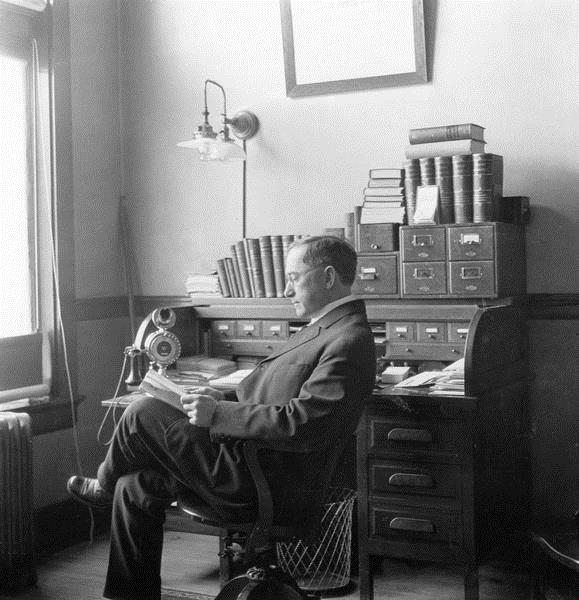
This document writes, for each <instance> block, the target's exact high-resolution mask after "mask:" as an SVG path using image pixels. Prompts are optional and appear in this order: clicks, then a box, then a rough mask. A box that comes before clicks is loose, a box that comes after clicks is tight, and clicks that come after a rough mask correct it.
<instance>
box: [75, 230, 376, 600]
mask: <svg viewBox="0 0 579 600" xmlns="http://www.w3.org/2000/svg"><path fill="white" fill-rule="evenodd" d="M286 273H287V283H286V287H285V291H284V294H285V296H286V297H287V298H289V299H290V300H291V302H292V304H293V305H294V308H295V311H296V314H297V316H298V317H299V318H304V319H310V322H309V324H308V325H307V326H306V327H304V328H303V329H302V330H300V331H299V332H298V333H296V334H295V335H294V336H293V337H292V338H291V339H290V340H289V341H288V342H287V344H286V345H285V346H284V347H283V348H282V349H280V350H277V351H275V352H274V353H273V354H271V355H270V356H268V357H267V358H265V359H264V360H262V361H261V362H260V363H259V365H258V366H257V367H256V369H255V370H254V371H253V372H252V373H251V374H250V375H249V376H248V377H247V378H246V379H244V380H243V381H242V383H241V384H240V385H239V387H238V389H237V391H236V393H237V397H238V402H234V401H227V400H225V398H224V395H223V394H222V393H221V392H220V391H218V390H215V389H212V388H210V387H204V388H200V389H198V390H196V393H192V394H187V395H185V396H183V397H182V399H181V402H182V405H183V412H181V411H179V410H178V409H176V408H174V407H172V406H170V405H169V404H167V403H165V402H162V401H160V400H158V399H156V398H153V397H151V398H146V399H143V400H138V401H135V402H133V403H132V404H131V405H130V406H129V407H128V408H127V409H126V411H125V412H124V414H123V416H122V418H121V420H120V422H119V425H118V427H117V429H116V430H115V434H114V437H113V440H112V443H111V445H110V447H109V449H108V452H107V455H106V457H105V459H104V461H103V463H102V464H101V465H100V467H99V469H98V475H97V478H96V479H89V478H84V477H80V476H74V477H72V478H71V479H70V480H69V482H68V486H67V487H68V490H69V492H70V493H71V494H72V495H73V496H74V497H75V498H76V499H78V500H79V501H82V502H85V503H87V504H89V505H91V506H93V507H104V506H107V505H110V504H111V503H112V505H113V511H112V524H111V546H110V556H109V566H108V572H107V578H106V584H105V590H104V596H105V598H111V599H116V600H119V599H121V600H132V599H135V600H136V599H139V600H159V598H160V597H161V592H160V590H161V578H160V571H161V551H162V543H163V522H164V518H165V509H166V508H167V507H168V506H169V505H170V504H171V503H172V502H173V501H174V500H175V499H176V497H177V496H178V495H179V493H180V492H183V491H186V492H187V494H188V495H189V496H191V495H196V496H197V497H198V498H199V500H200V501H201V502H203V503H206V504H209V505H210V506H211V507H212V508H213V509H214V510H215V511H216V512H218V513H219V514H221V515H222V516H223V518H224V519H236V520H238V521H239V520H249V519H252V518H253V516H254V514H255V501H256V491H255V487H254V485H253V482H252V479H251V476H250V474H249V471H248V468H247V465H246V464H245V462H244V458H243V453H242V451H241V448H240V440H246V439H257V440H266V441H267V442H269V443H271V448H272V452H271V455H269V456H268V457H266V458H267V459H266V460H265V461H264V462H265V465H264V470H265V473H266V477H267V479H268V480H269V482H270V484H271V485H272V487H273V494H274V498H276V497H278V498H283V497H284V496H288V497H290V496H291V491H292V489H295V488H296V487H298V486H297V485H296V483H295V478H296V477H297V478H301V479H300V482H302V483H303V481H304V480H305V481H308V482H309V481H313V482H315V481H316V477H317V475H318V474H319V473H320V472H323V469H324V464H323V461H322V462H321V463H320V461H318V462H317V463H316V464H314V463H313V462H310V461H308V453H309V452H310V453H311V452H312V451H314V450H316V451H320V450H323V451H324V452H325V449H327V451H328V453H329V452H332V450H333V449H334V447H335V446H334V444H335V441H336V439H337V438H338V437H343V436H344V434H345V432H347V431H352V427H353V424H355V423H357V421H358V419H359V416H360V413H361V411H362V407H363V399H364V397H365V396H367V395H368V394H370V392H371V391H372V387H373V385H374V377H375V353H374V339H373V335H372V333H371V330H370V327H369V325H368V321H367V318H366V310H365V307H364V303H363V301H361V300H358V299H356V298H355V297H354V296H352V295H351V286H352V283H353V282H354V278H355V273H356V253H355V251H354V250H353V249H352V247H351V246H350V245H349V244H348V243H346V242H344V241H342V240H340V239H338V238H335V237H328V236H320V237H310V238H305V239H302V240H300V241H298V242H295V243H294V244H293V245H292V246H291V247H290V249H289V251H288V256H287V265H286ZM276 449H278V450H285V451H291V452H295V453H298V454H297V455H298V456H302V457H303V460H296V459H295V457H296V455H292V457H291V458H292V461H291V463H290V461H288V460H287V458H286V460H285V463H284V454H283V453H278V454H277V455H276V453H275V450H276ZM322 454H323V452H322ZM285 456H286V457H287V455H285ZM292 478H293V479H292ZM292 481H293V482H294V483H293V484H292ZM185 560H186V558H185Z"/></svg>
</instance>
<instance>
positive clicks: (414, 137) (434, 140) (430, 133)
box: [406, 123, 485, 159]
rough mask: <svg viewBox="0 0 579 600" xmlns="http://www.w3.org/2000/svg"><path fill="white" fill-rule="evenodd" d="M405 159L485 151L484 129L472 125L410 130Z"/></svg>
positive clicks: (463, 124) (462, 124) (464, 124)
mask: <svg viewBox="0 0 579 600" xmlns="http://www.w3.org/2000/svg"><path fill="white" fill-rule="evenodd" d="M408 141H409V142H410V145H409V146H407V148H406V158H407V159H412V158H434V157H435V156H455V155H458V154H475V153H480V152H484V151H485V140H484V127H481V126H480V125H475V124H474V123H461V124H460V125H442V126H440V127H423V128H421V129H411V130H410V131H409V133H408Z"/></svg>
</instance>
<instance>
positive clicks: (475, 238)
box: [458, 233, 482, 246]
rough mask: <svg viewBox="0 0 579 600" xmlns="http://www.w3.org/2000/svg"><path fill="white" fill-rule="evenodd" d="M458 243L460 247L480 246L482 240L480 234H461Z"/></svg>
mask: <svg viewBox="0 0 579 600" xmlns="http://www.w3.org/2000/svg"><path fill="white" fill-rule="evenodd" d="M458 243H459V245H460V246H480V244H481V243H482V239H481V236H480V234H479V233H461V234H460V240H459V242H458Z"/></svg>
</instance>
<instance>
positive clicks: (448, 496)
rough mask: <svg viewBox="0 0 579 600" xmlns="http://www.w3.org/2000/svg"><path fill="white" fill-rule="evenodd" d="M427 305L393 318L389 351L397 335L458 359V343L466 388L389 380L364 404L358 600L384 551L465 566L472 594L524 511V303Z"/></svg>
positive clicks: (418, 351)
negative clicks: (463, 313)
mask: <svg viewBox="0 0 579 600" xmlns="http://www.w3.org/2000/svg"><path fill="white" fill-rule="evenodd" d="M456 308H457V309H458V310H460V307H456ZM416 310H419V309H416ZM422 311H423V312H424V313H425V315H424V316H425V318H424V319H423V320H418V319H416V320H414V319H413V320H408V321H392V322H388V323H387V327H386V331H387V336H386V337H387V342H386V346H387V348H386V355H387V356H389V355H390V356H394V357H396V356H397V352H398V351H397V350H396V349H389V348H388V345H389V343H390V342H389V340H394V342H392V344H393V345H394V346H395V347H397V346H398V345H399V343H400V342H399V340H401V337H400V336H402V337H403V338H404V339H403V340H402V342H403V343H402V347H404V346H405V345H412V348H413V349H414V351H415V353H414V355H413V359H414V360H417V361H420V360H428V359H432V358H433V356H437V357H438V360H445V358H446V360H449V359H450V360H454V359H455V358H456V357H455V356H454V355H453V354H452V352H449V350H452V349H454V348H456V349H457V352H459V353H460V356H464V359H465V379H466V384H465V387H466V390H465V391H466V393H465V396H452V395H450V394H449V395H446V396H440V395H432V394H429V393H428V391H410V390H403V389H396V388H393V387H387V388H385V389H383V390H380V391H376V392H375V393H374V395H373V396H372V398H370V399H369V400H368V402H367V406H366V409H365V411H364V415H363V417H362V421H361V423H360V426H359V429H358V448H357V463H358V464H357V473H358V491H359V498H358V511H359V514H358V517H359V518H358V530H359V544H358V547H359V576H360V598H361V600H372V598H373V577H372V564H373V560H374V558H375V557H381V556H382V557H385V556H388V557H395V558H402V559H413V560H425V561H434V562H441V563H445V564H457V565H460V566H461V567H462V568H463V570H464V591H465V598H466V599H468V600H476V599H477V598H478V569H477V563H478V560H479V559H480V557H481V556H482V555H483V553H484V550H485V548H488V547H489V546H490V545H491V544H494V543H497V542H498V541H499V540H500V539H501V536H505V535H508V534H509V532H511V533H512V532H513V531H514V530H516V529H517V525H518V526H519V527H522V522H521V520H522V518H523V516H524V515H525V514H526V501H527V500H526V499H527V491H528V488H527V476H526V470H527V458H526V444H525V436H526V417H525V387H526V376H525V362H526V361H525V346H524V340H523V337H522V331H523V329H522V321H521V310H520V309H519V308H517V307H516V306H496V307H493V308H489V309H478V310H477V312H476V313H475V315H474V316H473V317H472V319H471V320H470V321H469V322H465V321H462V320H460V319H458V320H457V318H456V316H457V315H456V314H454V315H453V316H452V320H449V321H447V322H444V321H440V320H436V321H435V320H432V319H428V318H426V317H428V316H429V314H428V313H431V312H432V307H426V306H425V307H424V308H423V309H422ZM430 316H431V317H432V316H433V315H432V314H431V315H430ZM465 330H466V331H465ZM431 336H433V337H431ZM428 344H432V346H429V345H428ZM431 348H432V349H434V352H431ZM459 348H460V349H459Z"/></svg>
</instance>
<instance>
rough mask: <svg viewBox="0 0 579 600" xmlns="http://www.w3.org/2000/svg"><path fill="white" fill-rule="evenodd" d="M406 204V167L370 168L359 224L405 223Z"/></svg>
mask: <svg viewBox="0 0 579 600" xmlns="http://www.w3.org/2000/svg"><path fill="white" fill-rule="evenodd" d="M405 206H406V205H405V193H404V169H401V168H392V167H383V168H378V169H370V171H369V179H368V185H367V187H365V188H364V202H363V204H362V208H361V210H360V216H359V224H360V225H365V224H370V223H404V222H405V218H406V207H405Z"/></svg>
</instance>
